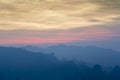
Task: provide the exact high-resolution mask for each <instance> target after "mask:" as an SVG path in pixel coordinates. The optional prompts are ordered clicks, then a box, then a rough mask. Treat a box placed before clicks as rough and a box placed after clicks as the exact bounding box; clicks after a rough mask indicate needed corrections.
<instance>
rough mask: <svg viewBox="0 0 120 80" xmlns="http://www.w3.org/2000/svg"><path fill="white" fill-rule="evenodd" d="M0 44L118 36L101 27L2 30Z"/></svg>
mask: <svg viewBox="0 0 120 80" xmlns="http://www.w3.org/2000/svg"><path fill="white" fill-rule="evenodd" d="M0 35H1V36H0V44H44V43H45V44H46V43H69V42H76V41H77V42H79V41H98V40H107V39H109V38H111V37H114V36H117V34H116V33H115V32H112V31H110V30H108V29H101V28H86V29H83V30H82V29H80V30H78V31H74V30H66V31H64V30H63V31H24V30H23V31H0Z"/></svg>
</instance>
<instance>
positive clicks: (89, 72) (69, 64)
mask: <svg viewBox="0 0 120 80" xmlns="http://www.w3.org/2000/svg"><path fill="white" fill-rule="evenodd" d="M0 80H120V67H119V66H115V67H113V68H111V69H103V68H102V67H101V66H100V65H99V64H96V65H94V66H93V67H90V66H87V65H84V64H82V65H81V64H78V63H77V64H76V63H74V62H73V61H65V62H61V63H59V64H57V63H56V64H48V65H46V66H44V67H33V68H32V67H31V68H29V67H28V68H27V67H26V68H25V67H23V68H5V69H4V70H1V72H0Z"/></svg>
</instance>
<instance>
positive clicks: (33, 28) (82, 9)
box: [0, 0, 120, 44]
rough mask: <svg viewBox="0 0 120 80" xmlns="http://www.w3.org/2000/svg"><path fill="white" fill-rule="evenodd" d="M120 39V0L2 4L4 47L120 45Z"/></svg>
mask: <svg viewBox="0 0 120 80" xmlns="http://www.w3.org/2000/svg"><path fill="white" fill-rule="evenodd" d="M119 37H120V0H0V44H41V43H71V42H73V43H74V42H83V41H84V42H85V41H86V42H89V41H101V42H102V41H111V40H113V38H115V39H117V40H118V41H119V42H120V38H119ZM113 42H114V41H113Z"/></svg>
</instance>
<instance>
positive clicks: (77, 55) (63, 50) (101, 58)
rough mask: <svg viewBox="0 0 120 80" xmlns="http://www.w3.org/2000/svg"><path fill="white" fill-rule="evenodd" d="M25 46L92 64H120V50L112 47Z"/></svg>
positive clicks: (61, 57)
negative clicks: (44, 47) (43, 47)
mask: <svg viewBox="0 0 120 80" xmlns="http://www.w3.org/2000/svg"><path fill="white" fill-rule="evenodd" d="M24 48H25V49H27V50H30V51H33V52H39V51H40V52H42V51H43V52H46V53H52V52H53V53H54V54H55V56H57V57H58V58H59V59H66V60H73V59H77V60H81V61H84V62H87V63H91V64H101V65H107V66H108V65H120V62H119V61H120V52H118V51H114V50H112V49H105V48H99V47H95V46H88V47H77V46H66V45H57V46H51V47H48V48H46V49H42V48H39V47H37V48H35V47H34V48H32V49H31V48H29V47H24ZM35 49H37V50H35Z"/></svg>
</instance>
